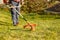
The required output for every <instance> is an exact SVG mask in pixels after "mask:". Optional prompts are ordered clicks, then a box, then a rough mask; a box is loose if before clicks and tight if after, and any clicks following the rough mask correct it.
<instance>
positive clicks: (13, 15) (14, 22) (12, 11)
mask: <svg viewBox="0 0 60 40" xmlns="http://www.w3.org/2000/svg"><path fill="white" fill-rule="evenodd" d="M11 14H12V20H13V25H16V24H17V23H16V11H15V10H14V9H11Z"/></svg>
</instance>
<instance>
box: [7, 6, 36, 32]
mask: <svg viewBox="0 0 60 40" xmlns="http://www.w3.org/2000/svg"><path fill="white" fill-rule="evenodd" d="M7 7H8V8H11V7H9V6H7ZM14 10H15V11H16V12H17V13H18V15H19V17H21V18H22V19H24V20H25V21H26V23H27V24H26V25H24V28H26V27H30V28H31V29H30V30H32V31H34V30H35V26H36V24H31V23H30V22H29V21H28V20H27V19H25V18H24V17H23V16H22V15H21V13H20V12H18V11H17V10H16V9H15V8H14Z"/></svg>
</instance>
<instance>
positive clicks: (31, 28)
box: [24, 23, 36, 31]
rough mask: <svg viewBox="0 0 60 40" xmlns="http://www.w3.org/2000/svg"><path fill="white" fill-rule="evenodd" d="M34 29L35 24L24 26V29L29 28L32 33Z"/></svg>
mask: <svg viewBox="0 0 60 40" xmlns="http://www.w3.org/2000/svg"><path fill="white" fill-rule="evenodd" d="M35 27H36V24H29V23H28V24H26V25H24V28H30V30H31V31H34V30H35Z"/></svg>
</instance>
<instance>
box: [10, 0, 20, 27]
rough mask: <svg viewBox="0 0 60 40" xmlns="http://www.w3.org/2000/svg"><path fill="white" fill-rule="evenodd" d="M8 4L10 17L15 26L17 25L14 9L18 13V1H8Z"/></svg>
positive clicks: (16, 15)
mask: <svg viewBox="0 0 60 40" xmlns="http://www.w3.org/2000/svg"><path fill="white" fill-rule="evenodd" d="M9 4H10V5H11V10H10V11H11V16H12V20H13V25H14V26H16V25H18V23H19V22H18V14H17V12H16V11H15V9H16V10H17V11H18V12H20V7H18V6H19V5H20V0H9Z"/></svg>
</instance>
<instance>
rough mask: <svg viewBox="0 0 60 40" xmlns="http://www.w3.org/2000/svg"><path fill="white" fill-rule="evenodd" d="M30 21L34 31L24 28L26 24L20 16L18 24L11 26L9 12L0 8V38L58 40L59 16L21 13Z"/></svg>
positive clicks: (59, 37)
mask: <svg viewBox="0 0 60 40" xmlns="http://www.w3.org/2000/svg"><path fill="white" fill-rule="evenodd" d="M22 15H23V16H24V17H25V18H26V19H27V20H28V21H29V22H30V23H35V24H36V25H37V26H36V27H35V28H36V30H35V31H29V29H24V28H23V26H24V25H25V24H27V23H26V22H25V21H24V20H23V19H22V18H21V17H20V18H19V25H18V26H13V24H12V19H11V14H10V12H9V11H7V10H3V9H0V40H60V19H59V18H60V16H57V15H38V14H36V13H30V14H27V13H22Z"/></svg>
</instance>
